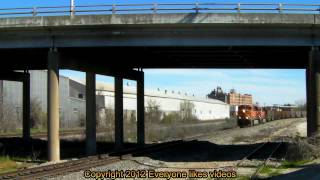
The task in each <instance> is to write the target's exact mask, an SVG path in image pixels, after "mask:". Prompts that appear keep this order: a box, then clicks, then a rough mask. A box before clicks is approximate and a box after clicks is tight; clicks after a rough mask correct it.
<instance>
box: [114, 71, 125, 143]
mask: <svg viewBox="0 0 320 180" xmlns="http://www.w3.org/2000/svg"><path fill="white" fill-rule="evenodd" d="M114 82H115V86H114V87H115V95H114V97H115V126H114V127H115V144H116V148H117V149H121V148H122V146H123V78H122V77H115V81H114Z"/></svg>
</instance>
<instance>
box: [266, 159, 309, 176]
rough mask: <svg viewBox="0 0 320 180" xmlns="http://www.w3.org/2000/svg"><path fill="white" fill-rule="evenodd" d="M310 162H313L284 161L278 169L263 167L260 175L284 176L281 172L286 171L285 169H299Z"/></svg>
mask: <svg viewBox="0 0 320 180" xmlns="http://www.w3.org/2000/svg"><path fill="white" fill-rule="evenodd" d="M309 162H311V161H310V160H301V161H283V162H282V164H281V166H279V167H277V168H276V167H269V166H265V167H263V168H262V169H261V171H260V173H261V174H265V175H268V177H272V176H277V175H281V174H282V173H281V172H282V171H284V170H285V169H288V168H299V167H301V166H303V165H305V164H306V163H309Z"/></svg>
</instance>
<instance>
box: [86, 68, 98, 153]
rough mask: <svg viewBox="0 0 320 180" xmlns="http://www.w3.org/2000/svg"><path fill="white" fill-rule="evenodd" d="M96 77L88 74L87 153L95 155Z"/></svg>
mask: <svg viewBox="0 0 320 180" xmlns="http://www.w3.org/2000/svg"><path fill="white" fill-rule="evenodd" d="M96 146H97V145H96V76H95V74H94V73H91V72H87V73H86V152H87V155H94V154H95V153H96V151H97V147H96Z"/></svg>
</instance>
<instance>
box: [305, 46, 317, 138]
mask: <svg viewBox="0 0 320 180" xmlns="http://www.w3.org/2000/svg"><path fill="white" fill-rule="evenodd" d="M319 65H320V52H319V49H318V48H317V47H313V48H312V49H311V51H310V53H309V63H308V67H307V70H306V80H307V83H306V85H307V134H308V137H310V136H313V135H316V134H318V133H319V129H320V74H319V73H320V67H319Z"/></svg>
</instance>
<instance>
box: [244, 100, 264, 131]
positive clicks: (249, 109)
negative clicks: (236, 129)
mask: <svg viewBox="0 0 320 180" xmlns="http://www.w3.org/2000/svg"><path fill="white" fill-rule="evenodd" d="M263 119H265V111H264V110H263V109H262V108H260V107H258V106H254V105H240V106H239V108H238V125H239V126H248V125H249V126H253V125H254V121H255V120H258V121H259V123H261V122H262V121H263Z"/></svg>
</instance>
